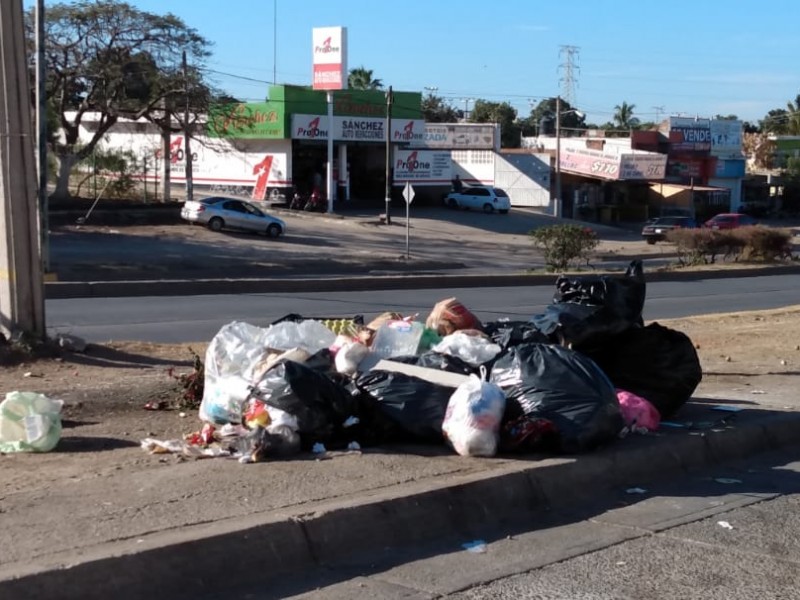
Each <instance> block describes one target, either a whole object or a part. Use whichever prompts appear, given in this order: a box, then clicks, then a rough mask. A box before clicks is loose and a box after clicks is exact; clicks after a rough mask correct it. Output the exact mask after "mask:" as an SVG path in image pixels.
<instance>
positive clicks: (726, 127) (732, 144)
mask: <svg viewBox="0 0 800 600" xmlns="http://www.w3.org/2000/svg"><path fill="white" fill-rule="evenodd" d="M711 154H713V155H714V156H719V157H721V158H741V157H742V122H741V121H726V120H723V119H714V120H713V121H711Z"/></svg>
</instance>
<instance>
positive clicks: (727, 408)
mask: <svg viewBox="0 0 800 600" xmlns="http://www.w3.org/2000/svg"><path fill="white" fill-rule="evenodd" d="M711 410H719V411H723V412H734V413H735V412H741V411H743V410H744V409H743V408H742V407H741V406H728V405H727V404H724V405H723V404H720V405H718V406H712V407H711Z"/></svg>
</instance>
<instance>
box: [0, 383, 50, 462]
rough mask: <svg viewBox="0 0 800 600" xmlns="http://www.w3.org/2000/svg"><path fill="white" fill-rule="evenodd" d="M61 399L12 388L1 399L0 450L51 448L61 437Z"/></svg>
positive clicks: (41, 449)
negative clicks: (4, 397)
mask: <svg viewBox="0 0 800 600" xmlns="http://www.w3.org/2000/svg"><path fill="white" fill-rule="evenodd" d="M61 405H62V403H61V401H58V400H51V399H50V398H48V397H47V396H45V395H44V394H38V393H36V392H9V393H7V394H6V399H5V400H3V401H2V402H0V452H5V453H12V452H49V451H50V450H52V449H53V448H55V447H56V444H58V440H59V439H61Z"/></svg>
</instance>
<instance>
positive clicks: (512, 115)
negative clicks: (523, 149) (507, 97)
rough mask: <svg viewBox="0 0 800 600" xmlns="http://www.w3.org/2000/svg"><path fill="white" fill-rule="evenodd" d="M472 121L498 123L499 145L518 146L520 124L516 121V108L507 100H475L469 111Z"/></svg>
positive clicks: (506, 146) (505, 146) (504, 146)
mask: <svg viewBox="0 0 800 600" xmlns="http://www.w3.org/2000/svg"><path fill="white" fill-rule="evenodd" d="M469 120H470V121H471V122H473V123H499V124H500V145H501V146H502V147H503V148H519V144H520V139H519V136H520V124H519V122H518V121H517V109H516V108H514V107H513V106H511V105H510V104H509V103H508V102H489V101H487V100H476V101H475V105H474V107H473V109H472V110H471V111H470V113H469Z"/></svg>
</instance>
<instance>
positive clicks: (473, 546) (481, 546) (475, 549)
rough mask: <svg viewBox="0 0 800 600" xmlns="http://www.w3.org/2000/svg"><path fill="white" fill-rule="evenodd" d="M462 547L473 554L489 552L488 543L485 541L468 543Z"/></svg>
mask: <svg viewBox="0 0 800 600" xmlns="http://www.w3.org/2000/svg"><path fill="white" fill-rule="evenodd" d="M461 547H462V548H463V549H464V550H466V551H467V552H472V553H473V554H485V553H486V550H487V546H486V542H484V541H483V540H475V541H473V542H466V543H464V544H461Z"/></svg>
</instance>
